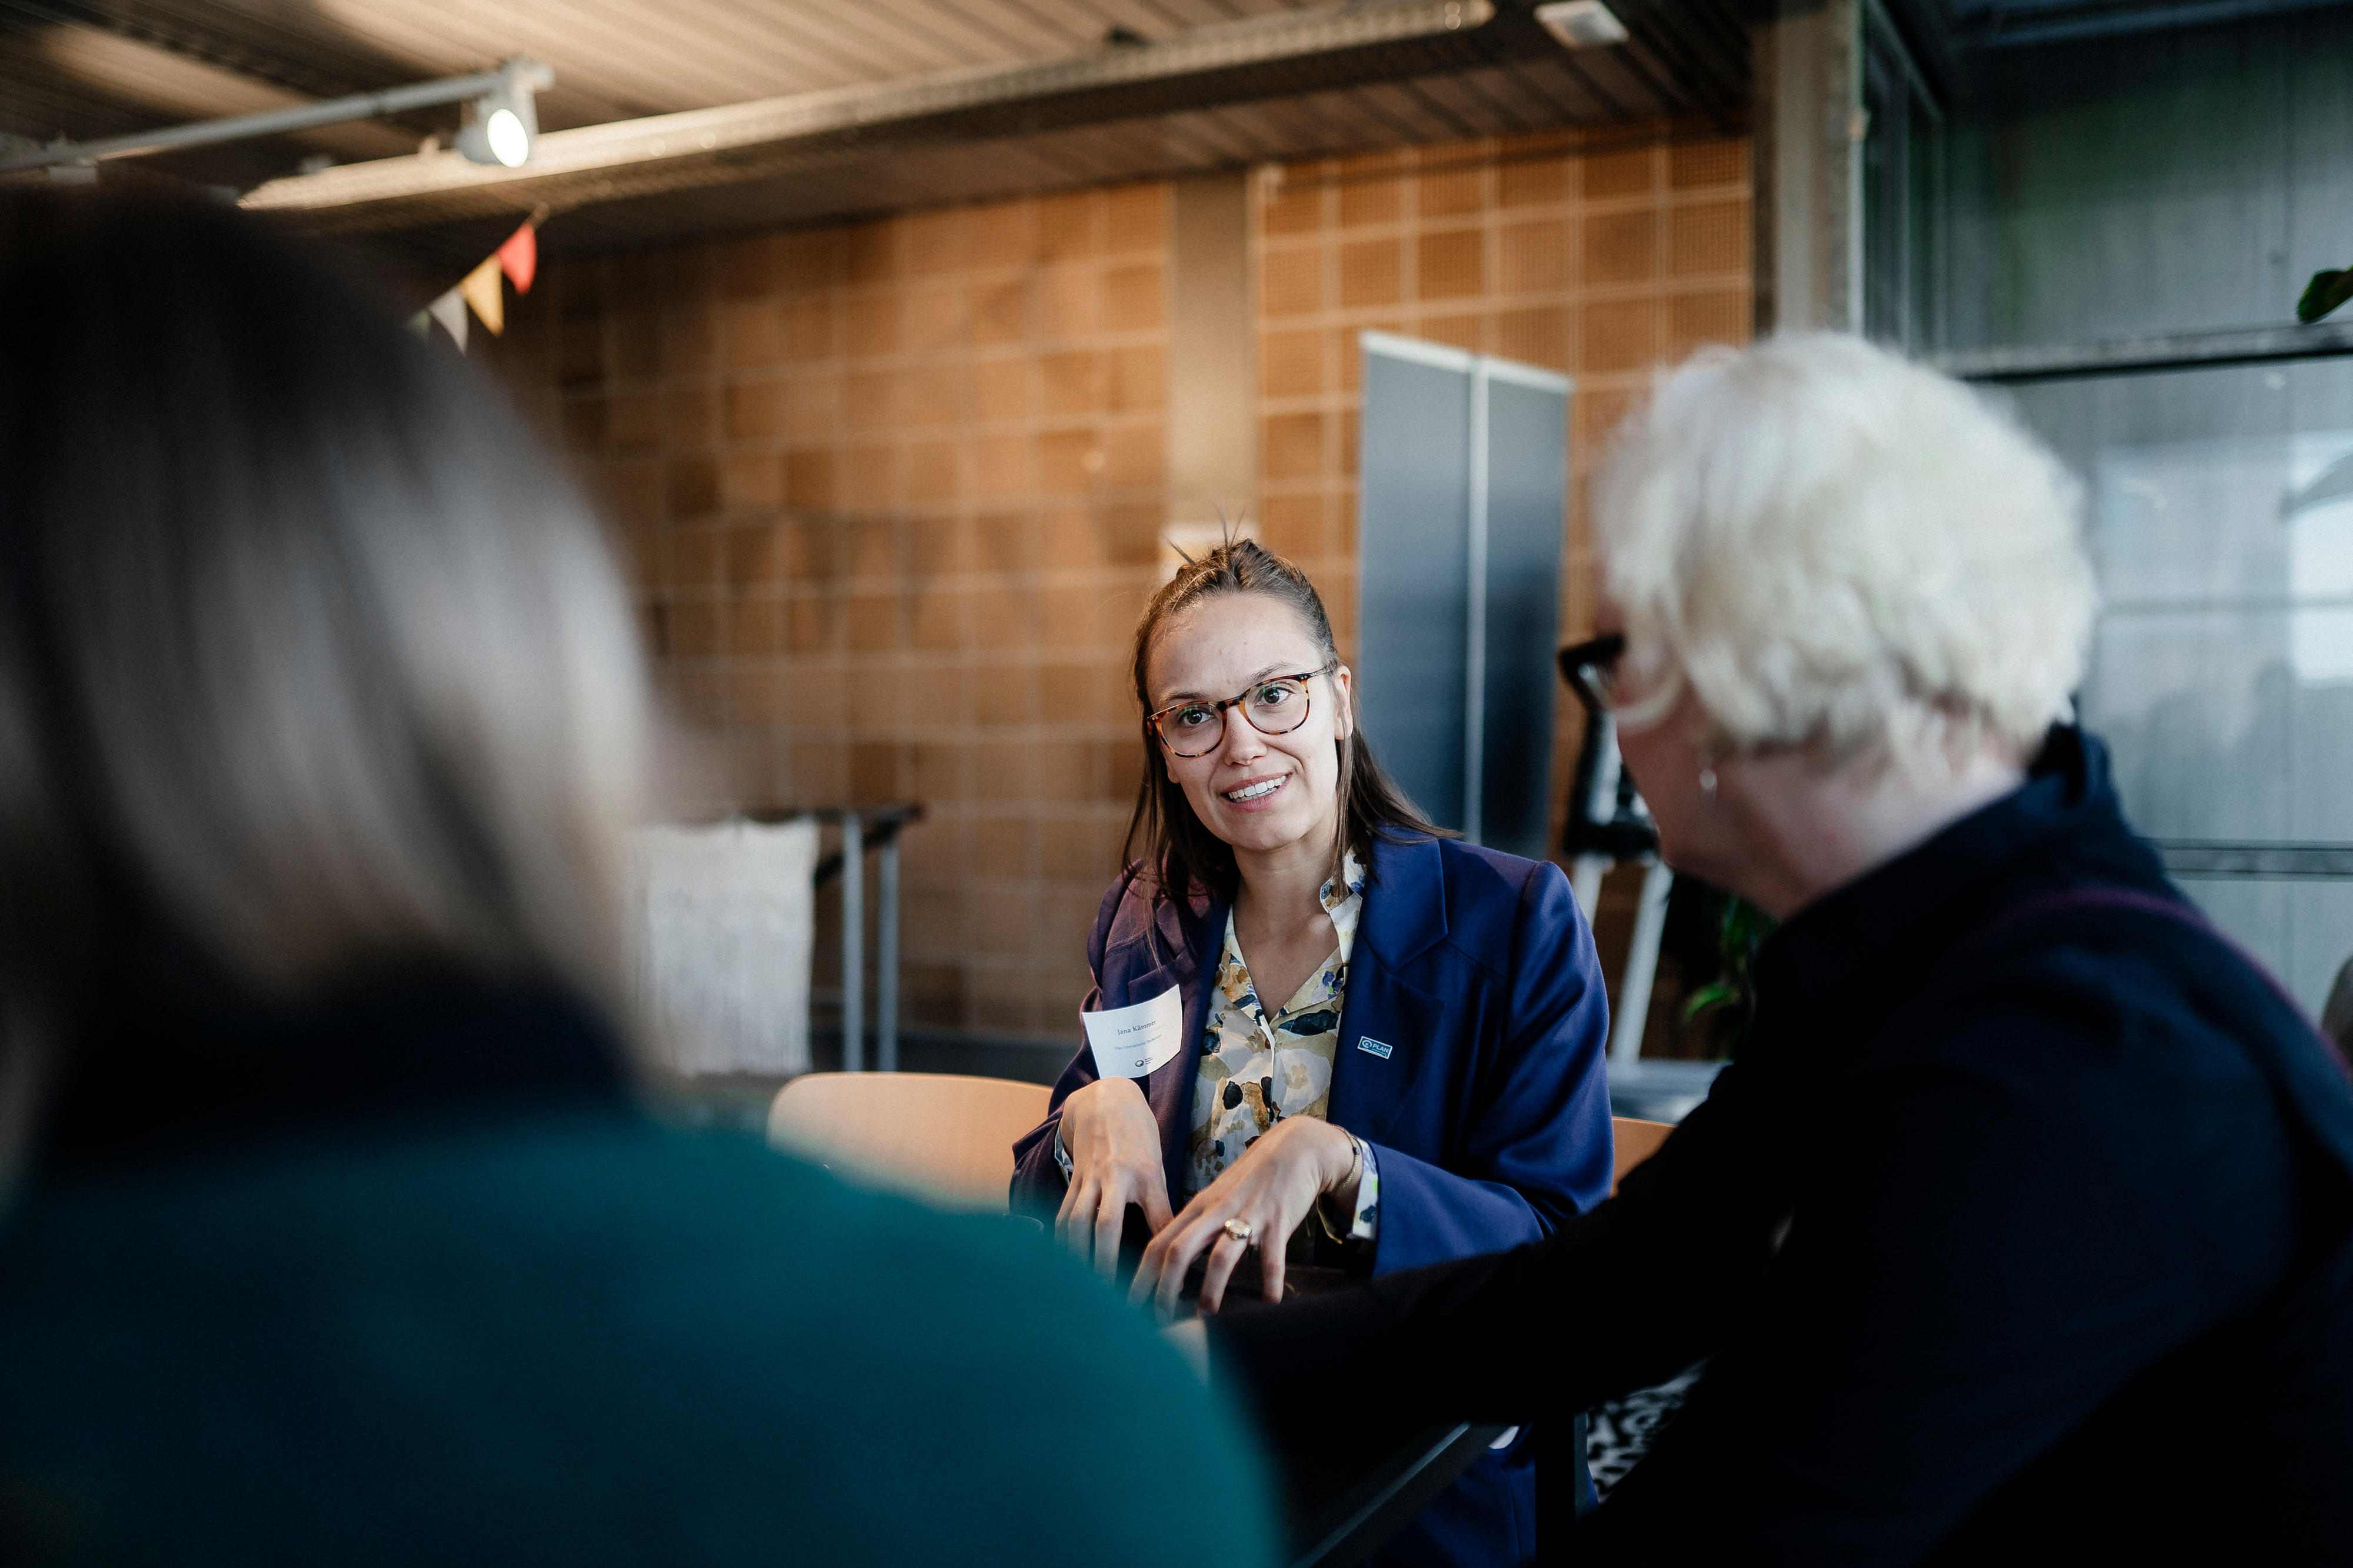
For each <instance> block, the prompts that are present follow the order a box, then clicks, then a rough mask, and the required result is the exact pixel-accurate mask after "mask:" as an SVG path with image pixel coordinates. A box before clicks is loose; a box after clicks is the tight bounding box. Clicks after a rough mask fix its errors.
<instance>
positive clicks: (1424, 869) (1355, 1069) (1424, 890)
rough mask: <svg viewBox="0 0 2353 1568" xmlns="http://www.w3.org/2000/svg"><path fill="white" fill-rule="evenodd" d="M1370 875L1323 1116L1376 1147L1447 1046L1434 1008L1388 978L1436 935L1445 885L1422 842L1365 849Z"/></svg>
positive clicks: (1378, 843) (1416, 990)
mask: <svg viewBox="0 0 2353 1568" xmlns="http://www.w3.org/2000/svg"><path fill="white" fill-rule="evenodd" d="M1371 872H1372V875H1371V877H1370V878H1369V879H1367V881H1366V887H1365V913H1364V919H1363V920H1362V921H1361V922H1360V923H1359V924H1358V925H1357V927H1356V949H1355V951H1354V952H1352V953H1351V954H1350V956H1349V962H1348V994H1347V996H1346V998H1345V1000H1344V1001H1343V1003H1342V1004H1341V1008H1340V1041H1339V1048H1338V1050H1337V1052H1336V1053H1335V1055H1334V1057H1333V1060H1332V1099H1331V1102H1330V1107H1329V1110H1330V1115H1331V1119H1332V1121H1333V1122H1334V1124H1335V1125H1336V1126H1340V1127H1345V1128H1346V1129H1347V1130H1348V1131H1351V1132H1354V1133H1356V1134H1357V1135H1359V1136H1360V1137H1363V1138H1366V1139H1368V1140H1370V1141H1372V1142H1381V1141H1382V1140H1383V1138H1384V1135H1385V1134H1386V1133H1388V1131H1389V1129H1390V1127H1391V1126H1392V1125H1393V1124H1394V1123H1395V1122H1396V1121H1397V1118H1398V1112H1399V1111H1400V1110H1403V1109H1404V1107H1405V1105H1406V1103H1407V1101H1408V1100H1410V1099H1411V1098H1412V1094H1413V1086H1414V1081H1415V1080H1416V1079H1419V1077H1420V1076H1421V1073H1422V1069H1423V1068H1425V1067H1427V1066H1428V1065H1429V1062H1430V1058H1431V1056H1432V1055H1433V1054H1434V1053H1435V1051H1436V1050H1437V1048H1438V1047H1439V1044H1440V1042H1441V1041H1443V1040H1445V1039H1446V1038H1448V1034H1447V1017H1446V1015H1447V1010H1448V1009H1447V1004H1446V1002H1445V1001H1444V999H1442V998H1441V997H1439V996H1437V995H1435V994H1432V993H1430V992H1428V991H1425V990H1422V989H1421V988H1420V987H1419V986H1417V985H1414V984H1410V983H1409V982H1408V981H1406V980H1405V979H1403V978H1402V977H1401V976H1400V975H1399V973H1398V971H1399V970H1400V969H1401V968H1402V967H1403V966H1404V965H1406V964H1407V963H1410V962H1411V961H1412V960H1414V959H1416V958H1418V957H1419V956H1420V955H1421V954H1422V953H1424V952H1428V951H1429V950H1430V948H1432V947H1434V946H1436V945H1437V944H1438V942H1440V941H1441V940H1442V939H1443V938H1444V937H1445V935H1446V877H1445V869H1444V867H1443V864H1442V863H1441V862H1440V858H1439V849H1438V844H1437V841H1436V840H1435V839H1428V838H1423V839H1410V840H1404V841H1399V840H1396V839H1389V838H1377V839H1375V840H1374V843H1373V863H1372V867H1371Z"/></svg>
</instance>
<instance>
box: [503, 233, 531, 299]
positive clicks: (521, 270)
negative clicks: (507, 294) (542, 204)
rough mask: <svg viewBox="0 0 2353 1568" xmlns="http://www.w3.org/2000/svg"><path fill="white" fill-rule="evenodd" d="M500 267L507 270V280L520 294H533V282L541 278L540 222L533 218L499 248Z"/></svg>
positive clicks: (508, 237)
mask: <svg viewBox="0 0 2353 1568" xmlns="http://www.w3.org/2000/svg"><path fill="white" fill-rule="evenodd" d="M497 254H498V258H499V265H500V266H501V268H505V270H506V275H507V279H508V281H510V282H512V284H513V285H514V286H515V292H516V293H518V294H528V293H530V292H531V280H532V279H533V278H536V277H538V276H539V222H538V219H536V218H533V220H532V221H531V222H529V223H526V224H524V225H523V226H522V227H521V228H519V229H517V230H515V231H514V232H513V233H512V234H511V235H509V236H507V242H506V243H505V244H504V245H501V246H500V247H499V248H498V252H497Z"/></svg>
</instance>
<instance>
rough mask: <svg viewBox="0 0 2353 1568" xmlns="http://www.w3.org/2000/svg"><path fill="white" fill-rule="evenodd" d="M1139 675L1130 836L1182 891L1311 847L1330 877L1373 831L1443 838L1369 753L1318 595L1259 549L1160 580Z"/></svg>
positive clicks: (1141, 628)
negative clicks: (1139, 756)
mask: <svg viewBox="0 0 2353 1568" xmlns="http://www.w3.org/2000/svg"><path fill="white" fill-rule="evenodd" d="M1354 679H1355V678H1354V676H1353V674H1352V673H1351V671H1350V670H1349V668H1348V667H1347V666H1346V665H1345V664H1342V663H1341V662H1340V654H1339V649H1338V647H1337V646H1336V645H1335V643H1334V641H1333V637H1332V620H1331V617H1330V616H1328V615H1326V614H1325V613H1324V600H1323V597H1322V595H1318V594H1317V593H1316V591H1315V585H1314V584H1313V583H1311V582H1309V581H1308V579H1307V574H1305V573H1303V572H1302V571H1301V570H1300V569H1299V568H1298V567H1296V566H1294V565H1293V564H1292V563H1290V562H1288V561H1286V560H1284V559H1283V558H1282V556H1280V555H1277V554H1274V553H1273V552H1271V551H1269V550H1266V549H1264V548H1263V547H1261V545H1260V544H1258V543H1257V542H1255V541H1253V540H1249V539H1237V540H1229V541H1228V542H1225V543H1223V544H1220V545H1219V546H1218V547H1217V548H1215V549H1213V550H1211V551H1209V552H1207V553H1205V554H1204V555H1202V556H1201V557H1200V559H1198V560H1194V561H1187V562H1186V563H1184V564H1183V565H1182V566H1180V567H1179V568H1178V570H1177V572H1176V575H1175V576H1174V577H1172V578H1170V579H1169V580H1168V582H1167V583H1166V584H1163V585H1162V587H1161V589H1160V591H1159V592H1158V593H1156V594H1155V595H1153V597H1152V600H1151V602H1150V603H1149V604H1148V605H1145V611H1144V617H1143V619H1142V620H1141V621H1140V622H1139V623H1138V624H1137V626H1136V628H1135V658H1134V680H1135V697H1136V701H1137V702H1138V703H1139V704H1140V705H1141V706H1142V707H1143V710H1144V714H1145V734H1144V743H1145V750H1146V752H1147V755H1146V757H1145V768H1144V776H1143V778H1142V779H1141V781H1140V782H1139V784H1138V785H1137V789H1136V801H1135V812H1134V817H1133V818H1132V819H1131V821H1130V823H1129V826H1128V843H1129V847H1130V848H1131V849H1132V850H1135V851H1136V852H1138V853H1139V854H1140V856H1141V858H1142V859H1143V861H1144V863H1145V867H1146V868H1147V869H1148V870H1149V871H1151V872H1152V873H1153V874H1154V875H1155V876H1156V877H1158V878H1159V879H1160V880H1161V884H1162V886H1163V887H1165V888H1166V889H1169V890H1170V891H1171V892H1172V893H1174V894H1176V896H1178V897H1183V896H1185V895H1186V893H1187V890H1188V889H1190V888H1191V886H1192V885H1193V884H1194V883H1196V882H1198V883H1199V884H1200V885H1202V886H1204V887H1207V888H1209V889H1214V890H1216V891H1218V892H1220V893H1225V894H1229V895H1230V894H1231V893H1232V892H1233V891H1234V889H1235V886H1236V880H1237V878H1238V877H1239V876H1240V869H1239V867H1240V863H1241V862H1247V861H1248V860H1249V859H1250V858H1253V857H1255V856H1261V855H1271V854H1281V853H1283V852H1285V851H1289V850H1292V849H1293V848H1298V847H1303V848H1304V849H1306V850H1307V851H1308V852H1310V853H1313V854H1316V855H1320V856H1328V857H1330V859H1331V865H1332V870H1333V874H1334V875H1335V876H1336V875H1337V874H1338V871H1339V868H1340V865H1341V861H1342V858H1343V857H1344V856H1345V855H1346V854H1348V853H1351V852H1353V853H1356V854H1358V855H1364V854H1367V853H1369V851H1370V849H1371V846H1372V839H1373V836H1374V835H1375V834H1376V833H1377V832H1379V831H1383V830H1388V831H1396V832H1405V833H1411V834H1429V833H1433V832H1435V831H1437V830H1436V829H1434V828H1433V827H1431V826H1430V824H1429V823H1428V822H1426V821H1424V820H1423V818H1422V816H1421V815H1420V813H1419V812H1418V811H1416V810H1415V809H1414V808H1413V806H1412V805H1411V804H1410V803H1409V802H1408V801H1407V800H1406V799H1405V797H1404V796H1403V795H1400V794H1399V793H1398V790H1397V787H1396V786H1395V785H1394V784H1391V783H1390V782H1389V780H1388V775H1387V774H1386V773H1383V772H1382V771H1381V768H1380V764H1379V763H1377V762H1375V761H1374V760H1373V753H1372V749H1371V747H1370V746H1369V745H1368V744H1367V743H1366V740H1365V736H1364V731H1363V730H1362V729H1361V728H1360V727H1359V726H1358V724H1357V722H1356V710H1355V707H1354V700H1353V699H1354ZM1139 842H1140V847H1139ZM1238 852H1239V856H1240V861H1238V858H1237V855H1238Z"/></svg>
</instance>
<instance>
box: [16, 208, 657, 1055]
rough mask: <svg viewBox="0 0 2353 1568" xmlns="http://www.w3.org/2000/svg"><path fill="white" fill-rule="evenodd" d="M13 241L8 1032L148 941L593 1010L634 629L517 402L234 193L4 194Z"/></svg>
mask: <svg viewBox="0 0 2353 1568" xmlns="http://www.w3.org/2000/svg"><path fill="white" fill-rule="evenodd" d="M0 255H5V256H7V257H8V258H9V264H8V267H7V268H6V270H7V272H8V275H9V276H8V279H7V284H8V287H7V290H6V293H7V297H8V298H11V299H16V300H42V301H43V305H42V307H41V309H39V310H19V311H14V312H11V313H10V314H9V316H8V317H7V318H6V319H5V321H0V363H6V364H8V365H9V367H10V369H9V374H8V375H7V376H5V377H0V382H5V386H0V535H4V536H5V553H0V621H5V623H6V627H5V630H0V948H5V950H6V953H5V956H0V1005H5V1007H6V1009H7V1017H10V1018H15V1019H16V1020H18V1021H19V1022H20V1023H21V1022H23V1021H24V1020H25V1019H26V1018H34V1019H39V1018H43V1017H46V1018H47V1019H49V1020H51V1021H52V1025H53V1026H52V1027H50V1028H48V1029H46V1030H44V1031H41V1032H42V1033H46V1034H48V1035H50V1036H52V1037H54V1036H57V1035H58V1034H60V1033H70V1024H71V1020H72V1017H73V1016H74V1014H75V1012H76V1011H77V1010H78V1008H79V1006H80V1005H82V1004H81V1003H80V1002H79V1001H77V999H76V996H75V994H74V992H73V987H74V986H75V985H76V984H86V983H87V977H88V976H89V975H90V973H94V972H95V971H96V970H97V969H99V968H100V967H102V966H103V964H104V963H105V961H106V954H107V952H109V951H110V950H111V949H116V948H120V947H121V946H122V944H123V943H125V942H135V941H137V940H138V937H137V934H136V933H138V932H139V931H142V930H152V929H156V928H161V929H164V930H166V931H170V932H172V933H173V934H174V936H175V937H177V938H183V939H185V941H187V942H191V943H193V944H194V945H195V948H196V949H197V950H198V951H199V952H202V953H204V954H205V955H206V957H207V958H208V959H209V960H210V961H211V962H212V963H214V964H216V966H217V967H218V968H219V969H220V970H221V971H222V972H223V973H225V974H226V975H227V976H228V977H229V978H230V979H232V980H233V981H234V982H235V983H237V984H239V985H242V986H245V987H247V988H248V989H250V990H252V991H254V992H256V993H257V994H263V995H270V996H278V997H281V998H299V997H301V996H302V995H305V994H311V993H313V992H315V991H317V990H318V989H320V988H321V987H323V986H327V985H331V984H336V983H338V982H340V981H342V980H344V979H346V978H348V977H349V976H350V975H351V974H352V973H353V971H355V970H356V971H365V970H367V969H369V968H371V967H380V966H385V965H412V964H415V963H418V962H420V961H421V962H424V963H439V964H443V965H454V966H457V967H459V968H463V969H466V970H470V971H474V972H489V973H535V974H538V975H540V976H542V977H544V978H547V979H553V980H556V981H559V982H562V983H565V984H569V985H571V986H572V987H574V988H575V989H576V990H578V991H580V992H583V993H585V994H586V995H587V996H588V997H590V998H591V999H592V1000H596V1001H599V1002H604V1003H607V1004H610V1003H612V1002H613V1001H615V1000H616V999H617V985H618V977H619V975H620V973H621V972H622V966H621V963H620V961H619V952H620V945H621V943H620V935H619V931H618V926H619V917H620V908H621V905H620V878H621V876H622V875H623V869H624V860H623V832H624V829H625V827H626V826H627V824H628V822H629V821H630V820H631V819H632V818H633V817H634V816H636V814H637V813H638V810H639V788H640V784H641V765H642V759H643V740H642V735H643V727H644V724H645V712H646V710H645V706H644V704H645V697H644V690H643V676H642V672H641V667H640V659H639V654H638V646H637V640H636V631H635V626H634V623H633V620H632V617H631V612H630V610H629V607H628V602H627V599H626V597H625V595H624V593H623V590H622V587H621V584H620V582H619V579H618V576H617V573H616V570H615V568H614V565H613V563H612V562H611V560H610V559H609V556H608V553H607V549H606V546H605V543H604V541H603V540H602V538H601V537H600V535H599V532H598V531H597V528H596V524H595V522H594V521H593V520H592V516H591V514H590V512H589V510H588V509H587V508H586V505H585V504H584V503H583V501H582V500H581V499H580V497H579V496H578V495H577V494H576V493H575V490H574V489H573V487H572V485H571V484H570V482H569V481H568V480H567V479H566V478H565V475H564V474H563V473H562V472H561V471H560V469H559V468H557V467H556V465H555V464H554V462H553V461H552V460H551V459H550V458H547V457H546V456H545V455H544V454H543V452H542V451H541V449H540V447H539V445H538V443H537V441H536V440H535V439H534V438H533V435H532V434H531V432H530V431H529V430H527V429H526V428H525V427H524V426H523V425H522V421H521V420H520V419H519V418H518V417H517V416H515V414H514V413H513V412H512V410H511V409H510V408H509V407H508V406H507V405H506V403H505V400H504V399H503V398H502V397H501V396H500V395H498V394H497V393H496V392H495V391H494V390H493V389H492V388H491V386H490V385H489V384H487V383H485V382H484V381H482V380H481V379H480V377H479V376H478V375H477V374H474V373H472V372H471V371H470V370H469V369H468V368H467V367H466V366H464V365H462V364H460V363H453V362H452V361H451V360H450V358H449V356H448V354H447V353H446V351H444V352H441V353H436V352H435V350H434V349H433V348H432V347H431V346H430V345H428V344H427V343H426V342H422V341H419V340H417V339H414V338H411V337H410V336H408V335H407V334H406V333H404V332H402V331H400V330H399V329H398V328H397V327H396V325H394V324H393V322H392V321H390V320H389V319H388V318H386V317H385V315H384V314H383V313H382V312H381V310H379V309H378V308H377V307H376V306H375V303H374V302H373V300H371V299H370V298H369V297H367V296H366V295H365V294H364V293H363V292H361V291H360V290H358V289H354V288H353V287H350V286H348V285H346V284H345V283H344V282H343V281H342V280H341V279H339V278H337V277H335V276H334V275H332V274H331V273H330V272H328V271H327V270H325V269H324V268H322V267H321V266H320V265H319V264H318V263H316V262H315V261H312V260H311V259H310V258H305V257H302V256H301V255H299V254H298V253H296V252H295V251H294V250H293V249H292V248H291V247H290V246H289V245H288V244H286V243H285V242H283V241H280V240H278V239H276V238H274V237H271V236H270V235H269V234H268V233H266V232H265V231H263V230H261V229H260V228H259V227H258V226H256V225H255V224H254V222H253V221H252V220H250V219H246V218H242V217H238V216H233V215H231V214H228V213H226V212H220V211H215V210H209V209H202V208H194V207H177V206H169V207H163V208H154V207H148V208H143V209H142V208H134V207H130V206H125V205H119V204H117V203H115V202H113V201H111V200H106V199H101V200H100V201H98V202H96V203H91V202H89V201H83V202H80V203H77V204H75V205H70V206H69V205H62V204H60V203H58V202H56V201H53V200H49V199H44V198H39V197H34V198H23V199H19V200H17V201H16V202H14V203H11V204H9V205H7V206H6V207H5V208H0ZM6 1021H7V1020H6V1018H0V1025H5V1023H6ZM21 1037H22V1035H21V1033H20V1038H21Z"/></svg>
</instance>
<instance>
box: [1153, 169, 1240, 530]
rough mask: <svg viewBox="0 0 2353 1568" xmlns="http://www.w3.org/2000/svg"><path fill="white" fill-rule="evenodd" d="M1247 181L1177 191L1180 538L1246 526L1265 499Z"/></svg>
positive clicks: (1173, 293)
mask: <svg viewBox="0 0 2353 1568" xmlns="http://www.w3.org/2000/svg"><path fill="white" fill-rule="evenodd" d="M1248 180H1249V175H1248V174H1244V173H1242V172H1240V171H1236V172H1233V173H1230V174H1204V175H1201V176H1198V177H1197V178H1193V179H1185V180H1178V181H1176V182H1175V184H1174V186H1173V190H1172V196H1171V206H1172V209H1173V210H1172V211H1171V213H1170V215H1169V217H1170V222H1169V229H1170V241H1169V247H1168V254H1169V286H1168V293H1169V300H1168V304H1169V312H1168V407H1167V425H1166V430H1167V443H1168V447H1167V449H1168V518H1167V521H1168V524H1169V527H1170V529H1171V531H1172V532H1178V533H1184V532H1187V531H1193V530H1201V531H1206V532H1213V531H1214V529H1215V526H1216V524H1217V522H1218V521H1219V518H1220V516H1223V517H1224V518H1226V519H1228V520H1229V521H1241V519H1242V518H1243V516H1244V515H1245V514H1246V513H1248V512H1250V511H1251V510H1252V508H1253V507H1254V504H1255V501H1256V498H1257V495H1258V353H1257V348H1256V345H1257V334H1256V332H1255V331H1253V330H1252V329H1253V326H1254V324H1255V318H1254V312H1253V310H1252V308H1251V306H1252V293H1251V289H1250V189H1249V185H1248ZM1252 521H1255V519H1252ZM1192 537H1194V538H1196V539H1198V538H1199V537H1200V534H1198V533H1195V534H1193V535H1192Z"/></svg>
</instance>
